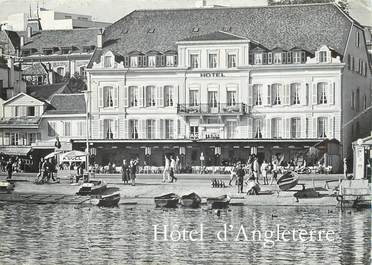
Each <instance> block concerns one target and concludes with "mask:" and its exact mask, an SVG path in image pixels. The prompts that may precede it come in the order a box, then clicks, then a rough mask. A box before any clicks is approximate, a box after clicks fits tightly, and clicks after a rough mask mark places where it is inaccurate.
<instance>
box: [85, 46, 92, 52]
mask: <svg viewBox="0 0 372 265" xmlns="http://www.w3.org/2000/svg"><path fill="white" fill-rule="evenodd" d="M92 49H93V47H91V46H84V47H83V52H91V51H92Z"/></svg>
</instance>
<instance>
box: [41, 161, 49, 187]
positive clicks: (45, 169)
mask: <svg viewBox="0 0 372 265" xmlns="http://www.w3.org/2000/svg"><path fill="white" fill-rule="evenodd" d="M41 168H42V169H41V172H42V178H41V181H42V182H45V181H47V180H48V174H49V173H48V168H49V167H48V160H47V159H45V160H44V159H43V162H42V164H41Z"/></svg>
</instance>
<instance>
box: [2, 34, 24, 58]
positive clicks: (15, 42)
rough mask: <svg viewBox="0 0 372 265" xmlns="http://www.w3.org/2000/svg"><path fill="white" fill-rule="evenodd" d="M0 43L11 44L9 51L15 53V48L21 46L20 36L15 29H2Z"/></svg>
mask: <svg viewBox="0 0 372 265" xmlns="http://www.w3.org/2000/svg"><path fill="white" fill-rule="evenodd" d="M0 44H10V47H9V48H8V49H9V51H7V52H10V53H15V50H16V49H18V48H19V44H20V38H19V36H18V34H17V32H15V31H10V30H4V31H1V30H0Z"/></svg>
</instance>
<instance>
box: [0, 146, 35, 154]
mask: <svg viewBox="0 0 372 265" xmlns="http://www.w3.org/2000/svg"><path fill="white" fill-rule="evenodd" d="M30 151H31V147H30V146H1V147H0V153H2V154H5V155H10V156H27V155H28V153H29V152H30Z"/></svg>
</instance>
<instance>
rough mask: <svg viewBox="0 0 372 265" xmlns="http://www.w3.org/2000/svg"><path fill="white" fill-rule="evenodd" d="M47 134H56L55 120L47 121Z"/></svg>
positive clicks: (52, 135)
mask: <svg viewBox="0 0 372 265" xmlns="http://www.w3.org/2000/svg"><path fill="white" fill-rule="evenodd" d="M48 136H51V137H54V136H56V123H55V122H48Z"/></svg>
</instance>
